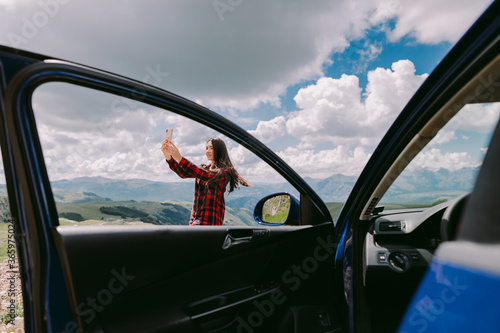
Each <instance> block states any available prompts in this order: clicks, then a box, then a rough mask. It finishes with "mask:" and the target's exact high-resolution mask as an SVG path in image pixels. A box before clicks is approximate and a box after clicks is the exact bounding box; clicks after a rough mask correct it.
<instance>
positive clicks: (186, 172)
mask: <svg viewBox="0 0 500 333" xmlns="http://www.w3.org/2000/svg"><path fill="white" fill-rule="evenodd" d="M167 163H168V165H169V166H170V169H172V170H173V171H174V172H175V173H176V174H178V175H179V177H181V178H196V179H195V185H194V201H193V209H192V210H191V218H190V219H189V225H222V223H223V222H224V214H225V212H226V203H225V201H224V193H225V192H226V185H227V183H228V182H229V175H228V174H227V172H226V171H222V173H221V175H220V178H219V179H218V180H217V181H215V182H213V183H210V184H208V185H206V182H207V181H208V180H209V179H210V178H212V177H214V176H215V173H213V172H210V171H208V169H209V168H210V165H208V166H207V165H204V164H202V165H201V167H198V166H196V165H194V164H193V163H191V162H190V161H189V160H187V159H186V158H184V157H183V158H182V159H181V160H180V161H179V163H178V162H177V161H176V160H175V159H173V158H171V159H170V161H168V160H167Z"/></svg>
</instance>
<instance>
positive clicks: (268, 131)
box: [248, 116, 286, 143]
mask: <svg viewBox="0 0 500 333" xmlns="http://www.w3.org/2000/svg"><path fill="white" fill-rule="evenodd" d="M248 132H249V133H250V134H252V135H254V136H255V137H256V138H257V139H259V140H260V141H262V142H263V143H269V142H272V141H274V140H275V139H276V138H279V137H281V136H283V135H285V134H286V127H285V117H283V116H279V117H276V118H274V119H271V120H268V121H259V123H258V124H257V129H256V130H251V131H248Z"/></svg>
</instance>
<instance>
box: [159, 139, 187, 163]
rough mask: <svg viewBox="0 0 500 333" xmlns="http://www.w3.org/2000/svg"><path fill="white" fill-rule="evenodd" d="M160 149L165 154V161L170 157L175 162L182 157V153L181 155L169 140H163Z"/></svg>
mask: <svg viewBox="0 0 500 333" xmlns="http://www.w3.org/2000/svg"><path fill="white" fill-rule="evenodd" d="M161 151H162V152H163V155H164V156H165V158H166V159H167V161H170V159H171V158H172V157H173V158H174V159H175V160H176V161H177V162H179V161H180V160H181V159H182V155H181V153H180V151H179V149H178V148H177V147H176V145H174V144H173V143H172V141H170V140H165V141H163V143H162V145H161Z"/></svg>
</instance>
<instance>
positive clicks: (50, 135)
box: [32, 82, 298, 226]
mask: <svg viewBox="0 0 500 333" xmlns="http://www.w3.org/2000/svg"><path fill="white" fill-rule="evenodd" d="M32 104H33V112H34V114H35V118H36V121H37V128H38V132H39V136H40V142H41V145H42V150H43V154H44V158H45V163H46V167H47V172H48V175H49V179H50V182H51V186H52V191H53V194H54V199H55V201H56V205H57V210H58V214H59V223H60V224H61V225H75V226H76V225H89V224H91V225H108V224H120V225H134V224H145V225H187V224H188V222H189V219H190V214H191V207H192V203H193V195H194V180H192V179H181V178H179V176H177V175H176V174H175V173H174V172H173V171H172V170H170V169H169V167H168V164H167V163H166V162H165V158H164V156H163V154H162V152H161V150H160V147H161V144H162V141H163V140H164V139H165V131H166V129H167V128H173V138H172V141H173V142H174V143H175V144H176V145H177V146H178V147H179V150H180V152H181V154H182V155H183V156H185V157H186V158H188V159H189V160H190V161H192V162H193V163H194V164H196V165H200V164H209V162H208V160H207V157H206V156H205V148H206V141H207V140H208V139H209V138H212V137H217V138H222V139H223V140H224V141H225V142H226V145H227V147H228V151H229V155H230V158H231V159H232V162H233V164H234V165H235V167H236V169H237V171H238V172H239V173H240V175H241V176H242V177H244V178H245V179H247V180H248V181H249V182H250V183H251V184H252V185H253V186H252V187H240V189H235V190H234V191H233V192H232V193H230V194H227V193H226V214H225V219H224V225H228V226H230V225H234V226H236V225H241V226H245V225H256V222H255V221H254V218H253V209H254V207H255V204H256V203H257V202H258V200H260V199H261V198H263V197H264V196H266V195H268V194H272V193H277V192H289V193H292V194H294V195H296V196H298V193H297V191H295V189H294V188H293V187H292V186H291V185H290V184H289V183H288V182H286V181H285V180H284V178H283V177H282V176H280V175H279V174H278V173H277V172H276V171H274V169H272V168H271V167H269V166H268V165H267V164H266V163H264V162H263V161H262V160H260V159H259V158H258V157H257V156H255V155H254V154H253V153H251V152H250V151H248V150H247V149H246V148H244V147H243V146H241V145H239V144H237V143H235V142H234V141H232V140H230V139H229V138H227V137H225V136H223V135H221V134H220V133H218V132H217V131H214V130H212V129H211V128H209V127H207V126H204V125H201V124H199V123H197V122H195V121H193V120H190V119H188V118H186V117H183V116H180V115H178V114H176V113H173V112H169V111H167V110H163V109H160V108H156V107H153V106H151V105H148V104H145V103H141V102H138V101H135V100H131V99H128V98H125V97H122V96H116V95H112V94H108V93H105V92H101V91H96V90H92V89H89V88H84V87H81V86H76V85H72V84H68V83H59V82H57V83H56V82H52V83H46V84H43V85H42V86H40V87H38V88H37V89H36V90H35V92H34V94H33V100H32Z"/></svg>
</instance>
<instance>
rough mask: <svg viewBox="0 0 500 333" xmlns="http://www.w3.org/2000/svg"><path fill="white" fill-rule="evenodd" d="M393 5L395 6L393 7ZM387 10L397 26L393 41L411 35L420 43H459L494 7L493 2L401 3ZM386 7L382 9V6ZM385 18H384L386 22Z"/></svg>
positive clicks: (428, 0) (429, 0) (407, 0)
mask: <svg viewBox="0 0 500 333" xmlns="http://www.w3.org/2000/svg"><path fill="white" fill-rule="evenodd" d="M390 2H392V3H393V5H392V6H391V5H390ZM390 2H389V4H388V5H387V6H386V8H389V9H388V12H389V13H388V14H390V15H386V17H388V16H392V17H394V16H396V17H397V23H396V27H395V28H394V30H392V31H391V32H390V33H389V37H390V38H391V39H392V40H393V41H396V40H399V39H400V38H402V37H403V36H405V35H411V36H413V37H415V38H416V40H417V41H418V42H420V43H426V44H437V43H440V42H442V41H448V42H452V43H454V42H456V41H457V40H458V39H459V38H460V37H462V35H463V34H464V33H465V32H466V31H467V29H468V28H469V26H471V25H472V23H474V21H475V20H476V19H477V18H478V17H479V15H480V14H481V13H482V12H483V11H484V10H485V9H486V8H487V6H488V5H489V4H490V3H491V0H477V1H470V0H439V1H435V0H421V1H411V0H400V1H397V0H396V1H392V0H390ZM381 7H382V6H381ZM383 17H384V16H383V15H381V16H380V18H379V19H378V20H379V21H380V19H382V18H383Z"/></svg>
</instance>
